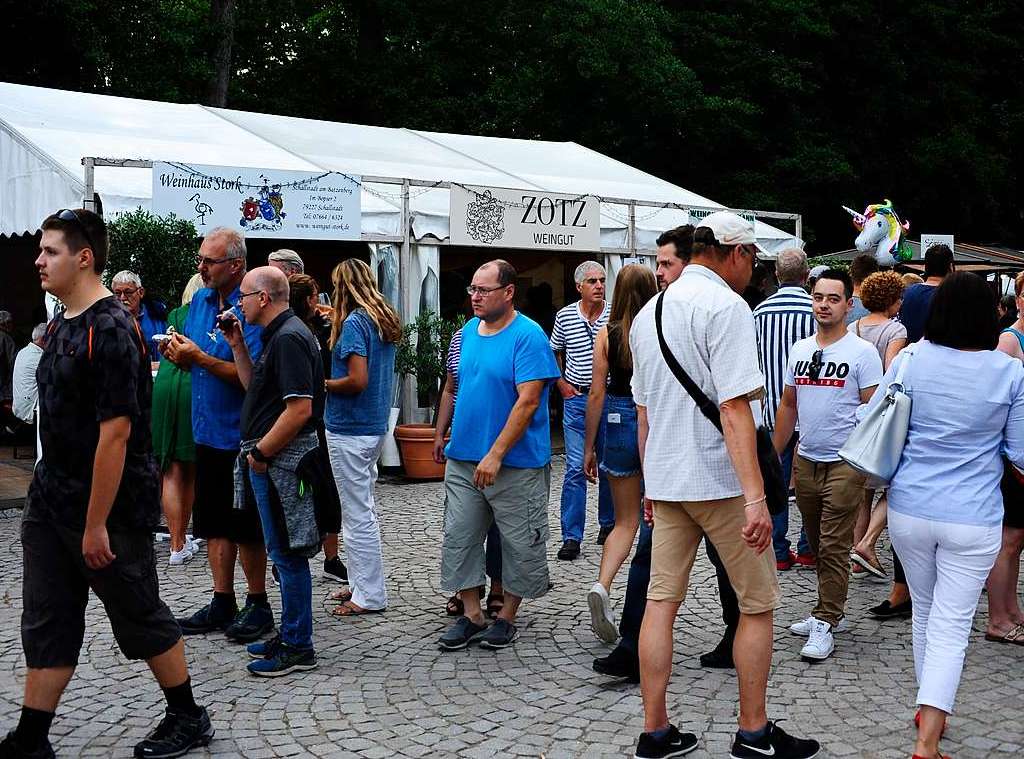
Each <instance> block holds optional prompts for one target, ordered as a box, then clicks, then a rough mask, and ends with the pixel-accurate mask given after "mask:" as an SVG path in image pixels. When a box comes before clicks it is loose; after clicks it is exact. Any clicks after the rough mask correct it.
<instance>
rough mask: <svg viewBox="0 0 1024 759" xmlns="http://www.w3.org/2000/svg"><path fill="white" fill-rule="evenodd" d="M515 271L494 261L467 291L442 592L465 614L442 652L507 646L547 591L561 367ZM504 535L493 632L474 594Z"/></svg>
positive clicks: (448, 469) (448, 473)
mask: <svg viewBox="0 0 1024 759" xmlns="http://www.w3.org/2000/svg"><path fill="white" fill-rule="evenodd" d="M515 281H516V270H515V269H514V268H513V267H512V265H511V264H509V263H508V262H507V261H502V260H496V261H490V262H488V263H486V264H484V265H483V266H481V267H480V268H479V269H477V270H476V273H475V274H474V275H473V281H472V284H470V286H469V287H468V288H467V290H468V292H469V294H470V303H471V304H472V306H473V318H472V319H470V320H469V321H468V322H466V324H465V326H463V328H462V348H461V352H460V354H459V368H458V379H459V401H458V403H456V404H455V415H454V418H453V419H452V431H451V440H450V442H449V443H448V446H447V447H446V448H445V450H444V455H445V457H446V458H447V459H448V463H447V465H446V466H445V474H444V489H445V514H444V539H443V543H442V547H441V587H442V589H443V590H445V591H446V592H449V593H455V592H460V593H461V598H462V604H463V612H464V613H463V615H462V616H460V617H459V618H458V619H457V620H456V621H455V623H454V624H453V625H452V626H451V627H450V628H449V629H448V630H447V631H446V632H445V633H444V635H442V636H441V638H440V639H439V640H438V646H439V647H440V648H441V649H442V650H445V651H456V650H459V649H462V648H466V647H467V646H468V645H470V644H471V643H474V642H478V643H479V644H480V645H481V646H483V647H485V648H493V649H499V648H506V647H508V646H511V645H512V644H513V643H514V642H515V641H516V639H517V638H518V637H519V630H518V629H517V628H516V626H515V624H514V623H515V619H516V613H517V612H518V611H519V605H520V603H522V600H523V599H524V598H540V597H541V596H543V595H544V594H545V593H547V592H548V563H547V538H548V518H547V510H548V492H549V487H550V481H551V438H550V430H549V429H548V406H547V401H548V389H549V387H550V384H551V382H552V381H553V380H555V379H557V378H558V376H559V371H558V365H557V364H556V363H555V358H554V356H553V355H552V354H551V349H550V348H549V347H548V344H547V338H546V337H545V335H544V331H543V330H542V329H541V328H540V326H539V325H538V324H537V323H536V322H535V321H533V320H532V319H530V318H529V317H527V316H524V315H523V314H521V313H519V312H517V311H516V309H515V305H514V302H515V290H516V286H515ZM492 524H497V525H498V530H499V532H500V533H501V555H502V567H501V580H502V586H503V590H504V600H505V603H504V605H503V606H502V608H501V611H500V612H499V613H498V618H497V619H496V620H495V622H494V624H493V625H491V626H490V627H488V626H487V619H486V617H485V616H484V614H483V611H482V610H481V608H480V595H479V594H478V593H477V592H476V588H478V587H479V586H481V585H483V584H484V583H485V582H486V578H485V573H484V563H485V562H484V538H485V537H486V535H487V533H488V531H489V530H490V528H491V525H492Z"/></svg>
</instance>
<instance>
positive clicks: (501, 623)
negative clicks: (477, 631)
mask: <svg viewBox="0 0 1024 759" xmlns="http://www.w3.org/2000/svg"><path fill="white" fill-rule="evenodd" d="M518 639H519V630H518V629H517V628H516V626H515V625H514V624H512V623H511V622H506V621H505V620H504V619H498V620H497V621H496V622H495V623H494V624H493V625H491V626H490V628H488V630H487V632H485V633H484V634H483V635H482V636H481V637H480V646H481V648H494V649H498V648H508V647H509V646H511V645H512V644H513V643H515V642H516V641H517V640H518Z"/></svg>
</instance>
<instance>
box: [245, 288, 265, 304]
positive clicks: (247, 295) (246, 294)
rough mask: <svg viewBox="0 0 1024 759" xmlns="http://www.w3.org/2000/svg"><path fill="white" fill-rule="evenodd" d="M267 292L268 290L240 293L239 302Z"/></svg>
mask: <svg viewBox="0 0 1024 759" xmlns="http://www.w3.org/2000/svg"><path fill="white" fill-rule="evenodd" d="M265 292H266V290H253V291H252V292H251V293H243V292H240V293H238V302H239V303H241V302H242V301H243V300H245V299H246V298H248V297H249V296H250V295H259V294H260V293H265Z"/></svg>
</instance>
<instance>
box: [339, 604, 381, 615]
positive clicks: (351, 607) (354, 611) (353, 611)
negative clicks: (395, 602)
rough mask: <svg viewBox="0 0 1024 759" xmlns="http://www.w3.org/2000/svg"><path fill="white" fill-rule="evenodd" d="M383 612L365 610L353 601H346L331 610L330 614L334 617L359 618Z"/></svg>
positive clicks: (379, 610)
mask: <svg viewBox="0 0 1024 759" xmlns="http://www.w3.org/2000/svg"><path fill="white" fill-rule="evenodd" d="M383 611H384V610H383V609H364V608H363V607H362V606H356V605H355V604H354V603H352V602H351V601H345V603H343V604H341V605H340V606H336V607H334V608H333V609H331V612H330V614H331V616H332V617H358V616H361V615H363V614H381V613H382V612H383Z"/></svg>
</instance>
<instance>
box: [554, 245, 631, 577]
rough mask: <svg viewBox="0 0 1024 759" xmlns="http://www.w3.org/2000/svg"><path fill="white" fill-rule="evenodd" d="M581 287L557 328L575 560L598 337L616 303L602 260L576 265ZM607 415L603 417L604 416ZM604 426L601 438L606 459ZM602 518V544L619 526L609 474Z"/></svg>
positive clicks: (566, 527) (583, 514)
mask: <svg viewBox="0 0 1024 759" xmlns="http://www.w3.org/2000/svg"><path fill="white" fill-rule="evenodd" d="M575 279H576V289H577V290H578V291H579V293H580V299H579V300H578V301H576V302H575V303H570V304H569V305H568V306H566V307H565V308H563V309H561V310H560V311H559V312H558V314H557V315H556V316H555V328H554V329H553V330H552V332H551V340H550V344H551V350H553V351H554V352H555V358H556V359H557V360H558V363H559V366H561V367H562V377H561V378H560V379H559V380H558V391H559V392H560V393H561V394H562V398H563V400H564V404H565V406H564V409H565V410H564V412H563V416H562V430H563V432H564V435H565V479H563V481H562V547H561V548H560V549H559V551H558V558H559V559H562V560H563V561H572V560H573V559H575V558H576V557H577V556H579V555H580V543H582V542H583V528H584V526H585V524H586V518H587V478H586V476H584V474H583V436H584V433H585V431H586V429H585V428H586V416H587V393H589V392H590V379H591V374H592V366H593V363H594V340H595V338H596V337H597V333H598V332H599V331H600V329H601V327H603V326H604V325H605V324H607V323H608V314H609V312H610V310H611V309H610V307H609V305H608V302H607V301H606V300H605V299H604V283H605V271H604V267H603V266H601V264H599V263H598V262H597V261H584V262H583V263H581V264H580V265H579V266H577V267H576V275H575ZM602 418H603V415H602ZM603 441H604V430H603V429H601V430H600V432H599V433H598V436H597V456H598V458H600V457H601V451H602V448H603V447H604V446H603ZM597 493H598V494H597V520H598V522H599V523H600V525H601V530H600V532H599V533H598V536H597V543H598V545H601V544H603V543H604V539H605V538H606V537H608V533H610V532H611V531H612V527H614V526H615V508H614V506H613V505H612V494H611V490H609V488H608V480H607V479H605V476H604V473H601V474H600V475H599V478H598V491H597Z"/></svg>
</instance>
